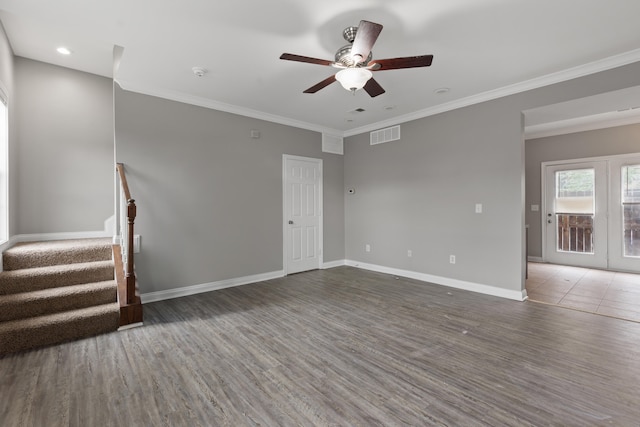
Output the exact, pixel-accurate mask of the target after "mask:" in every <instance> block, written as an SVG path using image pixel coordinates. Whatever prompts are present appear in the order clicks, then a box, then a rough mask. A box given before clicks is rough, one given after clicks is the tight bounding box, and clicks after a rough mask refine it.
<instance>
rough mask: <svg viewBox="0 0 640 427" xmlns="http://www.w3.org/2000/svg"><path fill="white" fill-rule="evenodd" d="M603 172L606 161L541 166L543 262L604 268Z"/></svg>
mask: <svg viewBox="0 0 640 427" xmlns="http://www.w3.org/2000/svg"><path fill="white" fill-rule="evenodd" d="M606 172H607V166H606V162H583V163H566V164H553V165H546V166H545V193H546V196H545V209H546V212H545V218H544V220H545V224H544V225H545V228H546V231H545V242H546V243H545V246H546V250H545V258H546V260H547V261H549V262H553V263H557V264H567V265H577V266H583V267H595V268H606V266H607V220H606V211H607V206H606V205H607V197H606V192H607V185H606V183H607V174H606Z"/></svg>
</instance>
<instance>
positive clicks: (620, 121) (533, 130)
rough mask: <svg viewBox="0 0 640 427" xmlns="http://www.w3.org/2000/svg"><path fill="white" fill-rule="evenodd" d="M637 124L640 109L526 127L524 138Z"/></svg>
mask: <svg viewBox="0 0 640 427" xmlns="http://www.w3.org/2000/svg"><path fill="white" fill-rule="evenodd" d="M637 123H640V109H635V110H627V111H613V112H609V113H603V114H595V115H591V116H585V117H577V118H575V119H567V120H559V121H557V122H550V123H543V124H540V125H532V126H526V127H525V128H524V137H525V139H534V138H546V137H548V136H556V135H564V134H568V133H575V132H585V131H590V130H596V129H605V128H611V127H616V126H626V125H632V124H637Z"/></svg>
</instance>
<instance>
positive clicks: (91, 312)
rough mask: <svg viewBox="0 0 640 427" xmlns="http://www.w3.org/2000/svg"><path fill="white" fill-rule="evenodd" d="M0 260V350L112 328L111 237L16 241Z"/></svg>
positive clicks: (116, 310) (115, 321)
mask: <svg viewBox="0 0 640 427" xmlns="http://www.w3.org/2000/svg"><path fill="white" fill-rule="evenodd" d="M2 261H3V269H4V271H2V272H0V356H3V355H6V354H9V353H14V352H18V351H25V350H29V349H32V348H37V347H41V346H46V345H52V344H58V343H62V342H65V341H70V340H74V339H80V338H85V337H89V336H92V335H96V334H101V333H106V332H111V331H115V330H117V329H118V325H119V318H120V307H119V304H118V302H117V285H116V282H115V280H114V264H113V261H112V253H111V239H108V238H106V239H75V240H59V241H48V242H30V243H20V244H17V245H15V246H13V247H12V248H10V249H8V250H6V251H5V252H4V253H3V254H2Z"/></svg>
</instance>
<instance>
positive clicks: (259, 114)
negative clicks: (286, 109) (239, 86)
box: [114, 79, 343, 136]
mask: <svg viewBox="0 0 640 427" xmlns="http://www.w3.org/2000/svg"><path fill="white" fill-rule="evenodd" d="M114 81H115V82H116V83H118V84H119V85H120V87H121V88H123V89H125V90H127V91H129V92H136V93H140V94H143V95H150V96H155V97H158V98H164V99H168V100H170V101H176V102H182V103H184V104H190V105H196V106H198V107H204V108H210V109H212V110H217V111H224V112H225V113H232V114H237V115H240V116H245V117H250V118H253V119H258V120H264V121H267V122H271V123H278V124H281V125H286V126H291V127H294V128H299V129H306V130H310V131H314V132H320V133H326V134H330V135H337V136H342V134H343V132H342V131H341V130H337V129H332V128H328V127H324V126H320V125H316V124H314V123H307V122H303V121H300V120H294V119H290V118H287V117H283V116H278V115H275V114H269V113H265V112H263V111H258V110H253V109H250V108H244V107H240V106H237V105H232V104H226V103H224V102H218V101H214V100H211V99H207V98H202V97H199V96H193V95H189V94H185V93H180V92H175V91H170V90H166V89H159V88H154V87H149V86H143V85H136V84H133V83H131V82H128V81H126V80H120V79H114Z"/></svg>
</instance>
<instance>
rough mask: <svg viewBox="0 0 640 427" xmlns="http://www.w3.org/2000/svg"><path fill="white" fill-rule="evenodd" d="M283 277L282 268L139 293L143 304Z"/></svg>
mask: <svg viewBox="0 0 640 427" xmlns="http://www.w3.org/2000/svg"><path fill="white" fill-rule="evenodd" d="M280 277H284V270H279V271H272V272H270V273H262V274H254V275H252V276H245V277H238V278H234V279H226V280H220V281H218V282H211V283H202V284H200V285H192V286H185V287H184V288H173V289H167V290H165V291H157V292H147V293H146V294H142V295H140V299H141V300H142V303H143V304H146V303H150V302H156V301H162V300H166V299H172V298H180V297H186V296H189V295H196V294H201V293H203V292H211V291H217V290H219V289H224V288H231V287H234V286H241V285H248V284H250V283H256V282H262V281H265V280H271V279H277V278H280Z"/></svg>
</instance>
